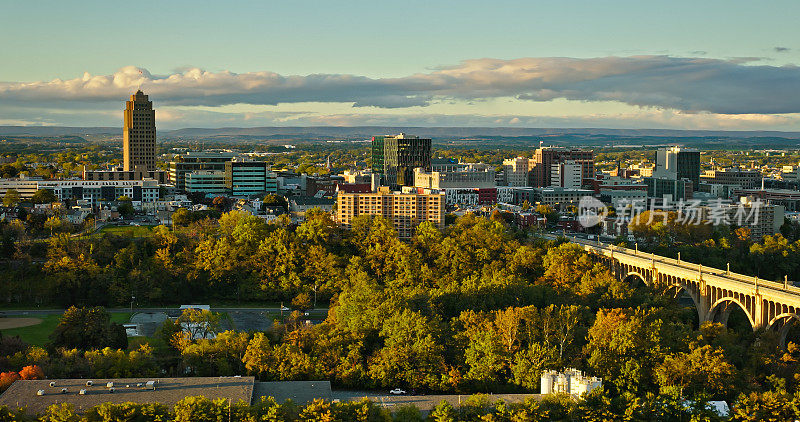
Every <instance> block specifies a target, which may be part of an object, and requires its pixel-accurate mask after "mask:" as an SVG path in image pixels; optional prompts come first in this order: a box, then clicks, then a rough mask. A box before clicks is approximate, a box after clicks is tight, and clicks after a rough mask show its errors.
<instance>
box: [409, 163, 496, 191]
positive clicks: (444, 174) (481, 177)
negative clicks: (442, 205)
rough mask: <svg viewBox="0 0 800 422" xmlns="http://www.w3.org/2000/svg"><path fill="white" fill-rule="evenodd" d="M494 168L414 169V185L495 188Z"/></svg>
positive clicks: (440, 187)
mask: <svg viewBox="0 0 800 422" xmlns="http://www.w3.org/2000/svg"><path fill="white" fill-rule="evenodd" d="M494 177H495V174H494V170H484V171H426V170H425V169H423V168H419V167H418V168H415V169H414V187H418V188H426V189H453V188H493V187H495V181H494Z"/></svg>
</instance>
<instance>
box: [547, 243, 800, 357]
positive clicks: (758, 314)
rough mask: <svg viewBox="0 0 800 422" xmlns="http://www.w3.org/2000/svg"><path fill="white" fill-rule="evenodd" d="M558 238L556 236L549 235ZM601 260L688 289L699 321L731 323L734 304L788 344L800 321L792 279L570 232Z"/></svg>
mask: <svg viewBox="0 0 800 422" xmlns="http://www.w3.org/2000/svg"><path fill="white" fill-rule="evenodd" d="M548 237H549V238H551V239H554V238H555V237H554V236H548ZM566 239H567V240H569V241H570V242H571V243H574V244H577V245H579V246H581V247H582V248H583V249H584V250H586V251H587V252H589V253H590V254H591V255H592V256H593V258H594V259H595V260H597V261H600V262H603V263H605V264H607V265H608V266H609V267H610V268H611V269H612V272H613V273H614V274H615V275H616V276H617V277H618V278H619V279H623V280H624V279H629V278H637V279H640V280H641V281H642V282H644V283H645V284H647V285H648V286H651V287H654V288H660V289H662V290H664V291H666V292H669V293H670V294H672V295H674V297H678V296H679V295H681V293H683V292H686V293H687V294H688V296H690V297H691V298H692V301H693V302H694V305H695V307H696V308H697V314H698V317H699V320H700V322H701V323H702V322H705V321H712V322H719V323H722V324H726V325H727V323H728V317H729V316H730V314H731V311H732V310H733V309H734V308H735V307H739V308H740V309H742V310H743V311H744V313H745V315H747V318H748V320H749V321H750V325H751V326H752V328H753V331H758V330H762V329H767V330H775V331H777V332H778V333H779V334H780V341H781V344H785V341H786V334H787V333H788V331H789V328H790V327H791V325H792V323H793V322H794V321H795V320H800V287H795V286H794V285H792V284H790V283H789V282H788V280H784V282H782V283H780V282H774V281H767V280H760V279H758V277H752V276H747V275H743V274H737V273H732V272H730V271H723V270H718V269H715V268H709V267H703V266H702V265H698V264H693V263H689V262H686V261H680V260H677V259H672V258H666V257H663V256H660V255H653V254H649V253H644V252H639V251H638V250H636V249H629V248H623V247H620V246H614V245H611V244H606V243H601V242H599V241H591V240H586V239H581V238H576V237H566Z"/></svg>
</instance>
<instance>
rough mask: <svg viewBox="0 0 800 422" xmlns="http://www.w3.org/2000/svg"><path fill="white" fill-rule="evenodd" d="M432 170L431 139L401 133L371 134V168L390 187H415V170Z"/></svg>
mask: <svg viewBox="0 0 800 422" xmlns="http://www.w3.org/2000/svg"><path fill="white" fill-rule="evenodd" d="M417 167H422V168H423V169H425V170H428V171H430V169H431V140H430V139H428V138H419V137H417V136H411V135H406V134H405V133H401V134H399V135H396V136H389V135H385V136H373V137H372V171H373V172H374V173H380V174H381V175H382V177H383V183H384V184H385V185H387V186H389V187H391V188H397V187H399V186H412V185H413V184H414V169H415V168H417Z"/></svg>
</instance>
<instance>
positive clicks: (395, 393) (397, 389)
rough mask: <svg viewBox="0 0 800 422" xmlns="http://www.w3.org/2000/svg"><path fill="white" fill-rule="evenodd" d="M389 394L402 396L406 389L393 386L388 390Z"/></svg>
mask: <svg viewBox="0 0 800 422" xmlns="http://www.w3.org/2000/svg"><path fill="white" fill-rule="evenodd" d="M389 394H394V395H395V396H402V395H403V394H406V390H401V389H399V388H395V389H394V390H392V391H390V392H389Z"/></svg>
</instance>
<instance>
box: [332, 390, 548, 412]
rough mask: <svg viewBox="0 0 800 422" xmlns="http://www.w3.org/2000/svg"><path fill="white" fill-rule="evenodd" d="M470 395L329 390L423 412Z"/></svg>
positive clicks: (506, 397)
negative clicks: (383, 393) (409, 407)
mask: <svg viewBox="0 0 800 422" xmlns="http://www.w3.org/2000/svg"><path fill="white" fill-rule="evenodd" d="M484 396H485V397H486V398H487V399H488V400H489V401H490V402H492V403H494V402H496V401H498V400H503V401H505V402H506V403H521V402H524V401H525V400H527V399H531V398H532V399H536V400H540V399H541V398H542V395H541V394H484ZM470 397H472V396H471V395H469V394H461V395H459V394H432V395H426V396H411V395H402V396H395V395H391V394H386V395H380V394H376V393H375V392H368V391H346V390H333V391H332V392H331V398H332V399H334V400H340V401H359V400H361V399H363V398H368V399H369V400H371V401H373V402H374V403H379V404H380V405H381V406H383V407H386V408H388V409H389V410H392V411H394V410H396V409H397V408H398V407H401V406H408V405H414V407H416V408H417V409H419V410H420V411H421V412H423V414H426V413H427V412H429V411H431V410H433V409H434V408H435V407H436V405H437V404H439V403H440V402H441V401H442V400H445V401H447V402H449V403H450V404H452V405H453V406H454V407H458V406H459V405H461V403H463V402H465V401H467V400H469V399H470Z"/></svg>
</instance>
